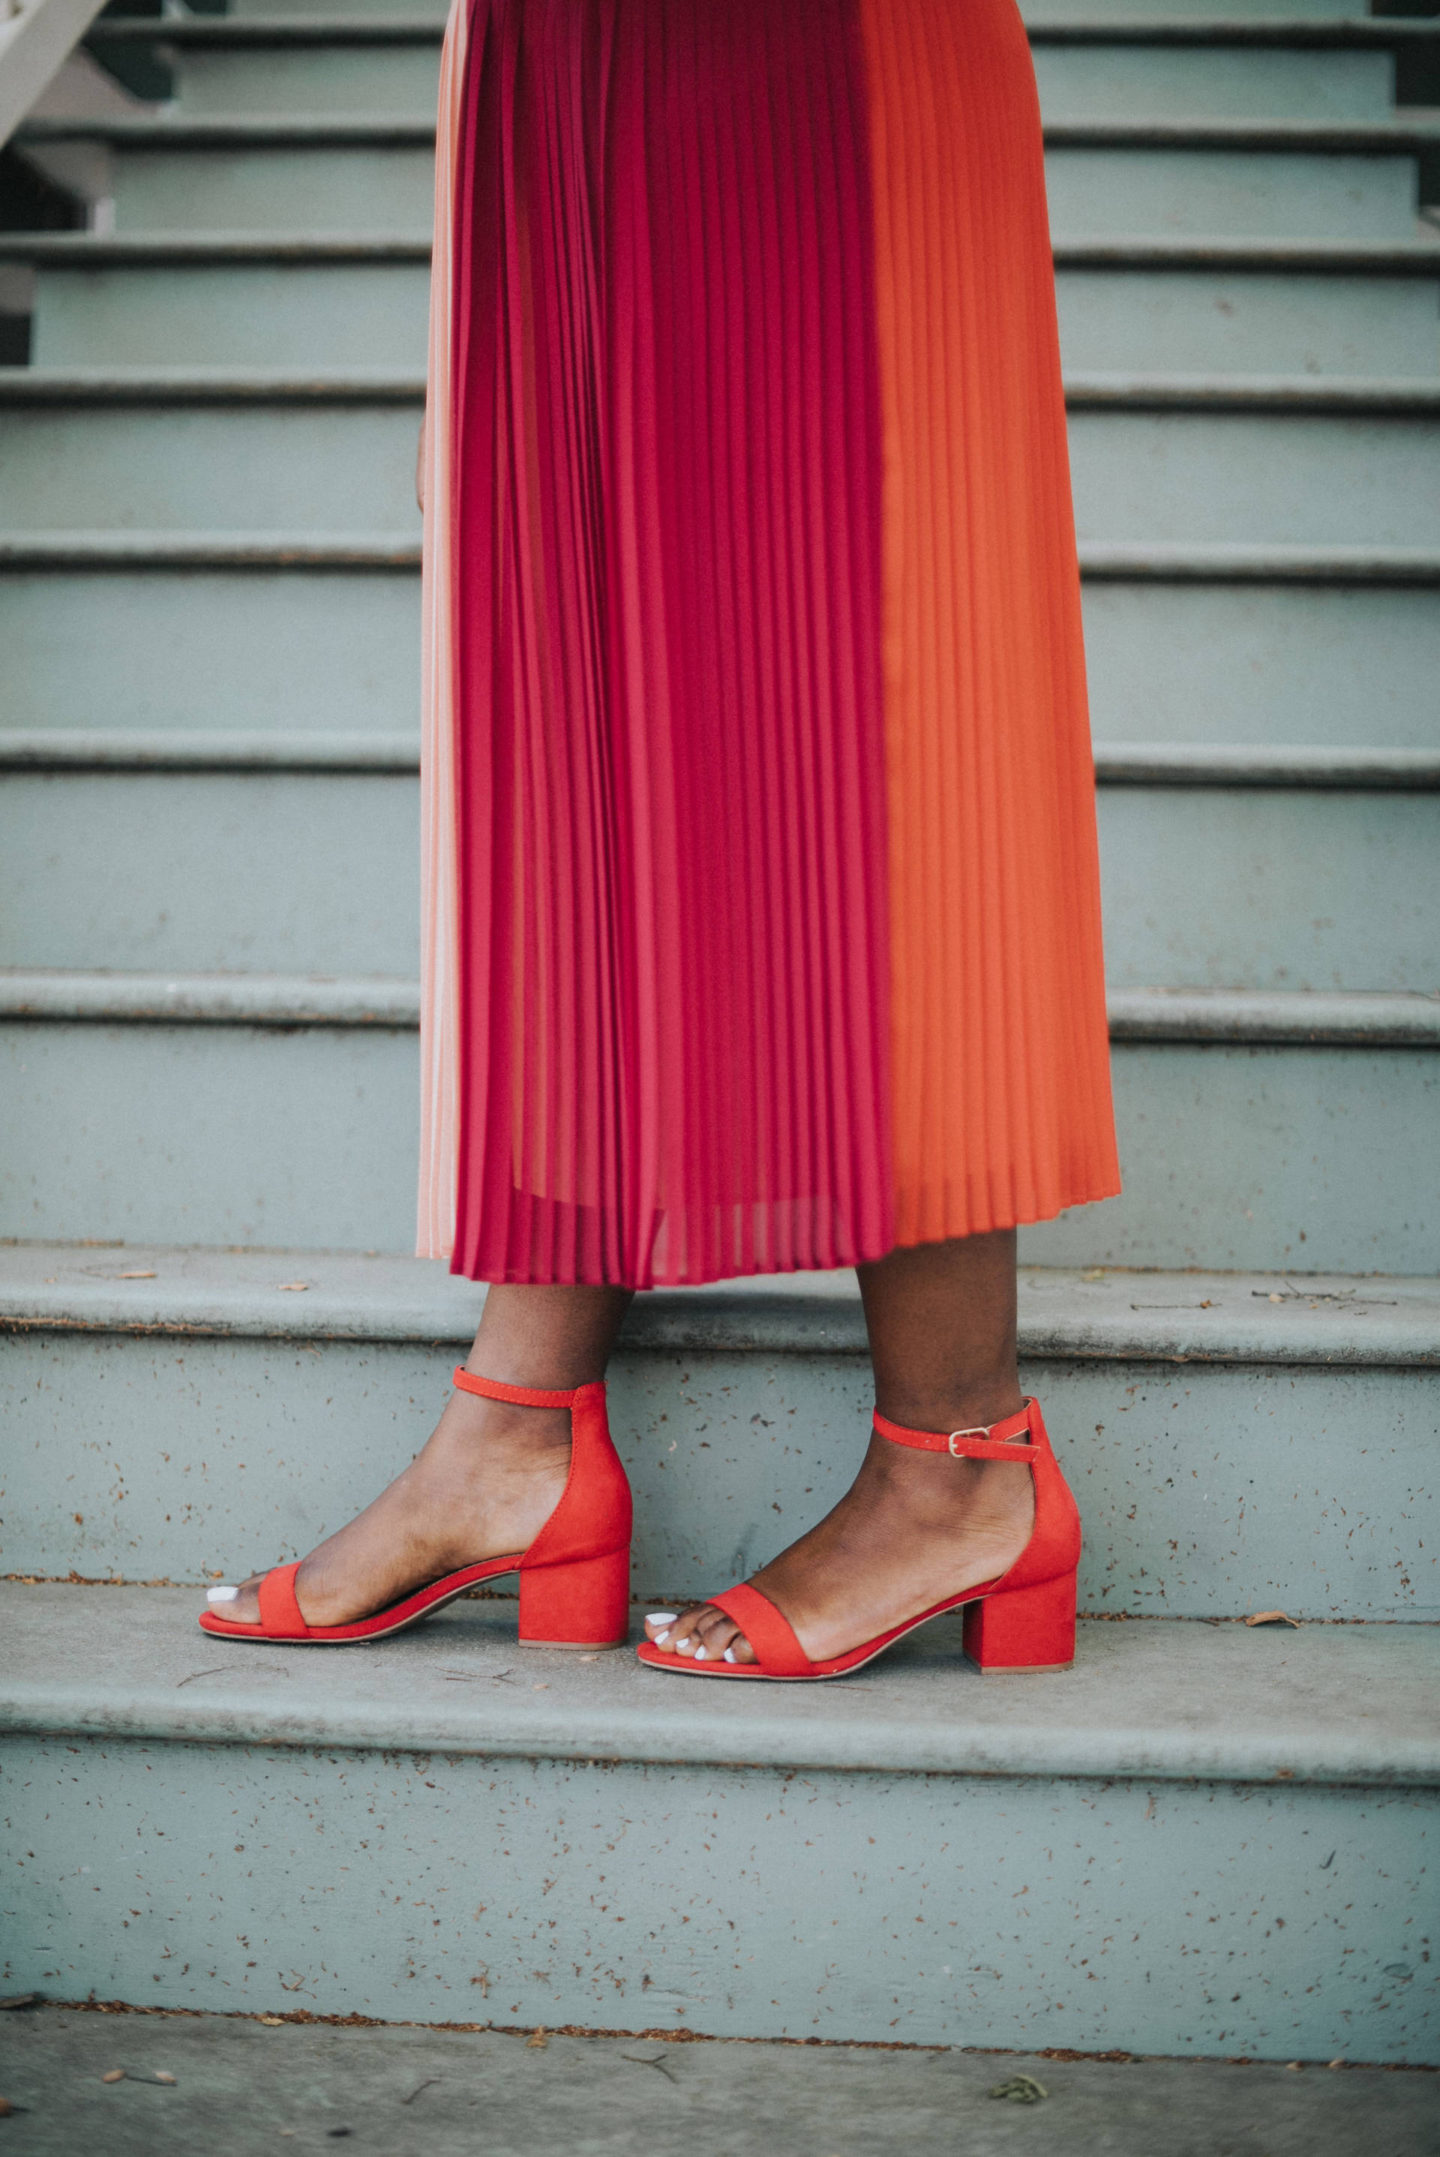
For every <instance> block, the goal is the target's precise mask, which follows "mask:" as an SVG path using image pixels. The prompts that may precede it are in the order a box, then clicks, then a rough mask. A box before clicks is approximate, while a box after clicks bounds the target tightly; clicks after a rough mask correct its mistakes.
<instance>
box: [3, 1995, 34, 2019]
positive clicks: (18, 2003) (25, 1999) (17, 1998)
mask: <svg viewBox="0 0 1440 2157" xmlns="http://www.w3.org/2000/svg"><path fill="white" fill-rule="evenodd" d="M39 2005H40V1995H39V1993H38V1992H14V1993H12V1994H11V1995H10V1998H9V1999H8V2000H0V2014H3V2013H4V2012H5V2010H6V2008H8V2007H38V2006H39Z"/></svg>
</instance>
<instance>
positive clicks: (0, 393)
mask: <svg viewBox="0 0 1440 2157" xmlns="http://www.w3.org/2000/svg"><path fill="white" fill-rule="evenodd" d="M422 396H423V386H422V384H421V383H419V382H417V381H416V380H415V379H414V378H412V377H409V376H405V377H395V376H390V377H382V376H381V375H380V374H379V373H378V372H377V373H376V374H374V375H373V376H372V377H371V378H370V380H369V381H365V380H364V379H363V377H362V376H360V375H356V376H354V377H352V378H351V380H350V382H349V384H348V385H345V384H342V382H341V380H340V378H339V377H332V378H330V379H329V380H328V381H327V382H325V383H323V384H322V383H320V382H312V383H311V384H309V385H307V384H305V383H304V382H303V381H302V380H301V379H299V378H296V377H290V378H288V379H287V380H285V381H281V380H280V379H278V378H277V377H274V376H267V375H265V374H262V373H261V372H260V371H258V370H256V371H254V372H248V373H247V372H246V371H241V372H231V371H228V370H227V371H224V372H221V371H219V370H216V371H214V372H213V373H211V372H209V371H207V370H196V371H191V370H180V369H175V370H168V369H158V370H153V371H146V372H145V373H144V374H143V375H141V376H139V377H138V378H136V379H133V380H131V381H128V382H127V381H125V380H124V379H122V378H121V377H119V376H116V375H109V376H106V375H102V374H96V375H92V376H90V377H89V378H88V379H84V378H82V377H81V376H80V375H79V373H78V371H77V372H76V373H74V374H72V373H70V372H69V371H66V372H62V373H61V374H59V375H52V374H46V373H43V372H42V371H41V370H39V369H35V368H30V369H17V370H15V375H14V379H13V380H12V379H8V378H4V377H0V406H8V407H9V409H8V410H5V411H4V415H3V422H0V488H3V494H4V502H5V515H6V520H7V524H8V526H9V528H10V529H11V530H12V531H20V530H24V529H25V528H26V527H27V526H30V527H33V526H38V525H42V524H43V525H45V526H51V527H59V528H61V529H63V528H65V527H66V526H71V527H73V526H89V525H92V524H95V523H96V522H106V523H109V524H112V525H118V526H120V527H121V528H132V529H133V528H135V527H137V526H138V527H147V528H151V529H161V530H163V529H166V528H177V527H180V528H183V527H185V526H196V525H199V526H204V527H228V528H231V529H235V528H245V527H256V526H260V527H265V526H269V527H273V528H277V529H283V528H284V527H285V526H286V525H287V524H289V525H293V526H294V527H295V528H296V529H297V530H298V529H301V528H313V527H317V526H318V527H319V528H320V529H322V530H323V529H326V528H327V527H328V528H331V529H342V530H343V529H347V528H354V527H356V526H364V525H376V526H379V525H389V526H392V527H394V528H395V529H398V530H404V529H405V528H406V527H407V525H408V526H409V527H411V528H413V529H414V530H415V531H416V532H417V533H418V530H419V524H420V514H419V511H418V509H417V508H416V505H415V444H416V435H417V428H418V419H419V412H420V406H421V401H422Z"/></svg>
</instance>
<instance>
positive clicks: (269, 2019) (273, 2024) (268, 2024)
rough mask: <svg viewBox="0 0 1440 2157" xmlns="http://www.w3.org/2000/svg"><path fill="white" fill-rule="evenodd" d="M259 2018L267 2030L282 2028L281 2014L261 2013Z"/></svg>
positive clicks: (283, 2022) (282, 2017)
mask: <svg viewBox="0 0 1440 2157" xmlns="http://www.w3.org/2000/svg"><path fill="white" fill-rule="evenodd" d="M260 2020H261V2022H262V2023H263V2024H264V2025H265V2028H266V2029H267V2030H283V2029H284V2027H285V2017H284V2016H283V2015H262V2016H261V2017H260Z"/></svg>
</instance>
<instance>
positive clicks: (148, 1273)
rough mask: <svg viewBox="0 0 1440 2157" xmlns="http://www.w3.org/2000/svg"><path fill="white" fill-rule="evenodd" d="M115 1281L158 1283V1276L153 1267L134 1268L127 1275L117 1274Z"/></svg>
mask: <svg viewBox="0 0 1440 2157" xmlns="http://www.w3.org/2000/svg"><path fill="white" fill-rule="evenodd" d="M115 1278H116V1280H117V1281H158V1280H159V1278H160V1276H159V1274H158V1273H157V1272H156V1271H155V1269H154V1267H153V1266H150V1267H146V1266H135V1267H133V1268H132V1270H131V1271H130V1272H129V1273H117V1274H116V1276H115Z"/></svg>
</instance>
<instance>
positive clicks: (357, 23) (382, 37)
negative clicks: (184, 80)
mask: <svg viewBox="0 0 1440 2157" xmlns="http://www.w3.org/2000/svg"><path fill="white" fill-rule="evenodd" d="M445 21H446V18H445V17H444V15H443V14H437V15H434V16H429V17H426V16H420V15H402V14H393V15H385V14H382V13H379V12H377V13H376V14H374V15H356V14H350V13H347V12H346V11H345V10H344V9H338V8H337V9H336V10H335V11H334V12H333V13H332V14H329V15H314V16H311V17H308V18H307V17H301V18H298V19H297V18H295V17H293V16H284V15H278V16H270V17H266V16H260V15H256V16H249V17H242V18H239V19H238V20H236V19H231V20H227V19H225V18H223V17H220V18H206V17H204V16H200V17H188V18H187V17H183V16H182V17H175V16H161V17H156V16H150V15H146V16H135V17H125V16H107V17H105V18H103V19H102V20H100V21H98V22H96V23H93V24H92V25H91V27H90V29H89V30H88V31H87V32H86V33H85V42H86V43H87V44H89V43H110V44H116V43H120V44H129V43H142V44H159V43H164V44H174V45H192V46H199V47H201V48H203V47H205V46H213V47H216V48H217V49H219V50H221V51H224V50H226V49H228V48H231V47H233V48H235V49H237V50H239V49H243V48H244V47H247V46H259V47H261V48H263V47H265V46H266V45H268V44H271V43H274V44H276V45H301V46H304V45H327V44H336V43H342V44H343V43H347V42H352V41H353V42H354V43H357V44H429V43H434V44H437V45H438V44H439V42H440V40H441V39H442V37H443V36H444V33H445ZM1025 30H1026V35H1027V37H1028V39H1029V41H1030V43H1031V44H1032V45H1082V46H1085V45H1153V46H1160V47H1169V46H1180V47H1186V46H1195V45H1201V46H1204V45H1245V46H1260V47H1270V46H1280V47H1282V48H1284V47H1290V46H1294V47H1298V48H1301V49H1305V50H1329V49H1340V50H1355V51H1375V50H1380V51H1388V50H1391V49H1393V48H1395V47H1397V46H1400V47H1403V46H1424V45H1428V44H1432V43H1435V42H1436V41H1437V40H1440V30H1437V29H1436V28H1435V26H1434V25H1433V24H1432V23H1431V22H1430V21H1428V20H1423V19H1422V20H1420V21H1415V20H1408V21H1407V20H1405V19H1403V18H1398V19H1389V20H1387V19H1386V18H1385V17H1362V18H1360V19H1358V20H1345V19H1343V18H1341V19H1336V20H1328V21H1327V20H1323V19H1322V20H1320V21H1310V22H1307V21H1305V20H1304V18H1303V17H1302V18H1292V17H1288V16H1283V15H1277V16H1270V17H1260V18H1257V19H1253V20H1246V19H1244V18H1243V17H1238V16H1230V17H1227V16H1220V17H1216V18H1213V19H1211V20H1209V21H1200V22H1196V21H1195V20H1194V19H1191V18H1185V17H1177V18H1171V19H1168V20H1167V19H1166V18H1164V17H1160V18H1154V19H1147V18H1145V17H1134V18H1130V19H1126V18H1124V17H1120V18H1117V19H1115V20H1110V19H1108V18H1105V17H1103V16H1097V17H1094V18H1092V19H1091V20H1089V21H1086V20H1085V19H1084V18H1066V17H1056V18H1054V19H1052V20H1050V21H1048V22H1047V21H1046V20H1045V19H1044V18H1043V17H1038V18H1035V19H1033V20H1029V19H1027V21H1026V24H1025Z"/></svg>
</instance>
